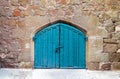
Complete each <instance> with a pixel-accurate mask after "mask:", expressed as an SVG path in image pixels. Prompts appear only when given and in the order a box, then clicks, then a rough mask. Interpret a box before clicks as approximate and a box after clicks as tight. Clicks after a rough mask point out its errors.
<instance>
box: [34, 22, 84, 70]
mask: <svg viewBox="0 0 120 79" xmlns="http://www.w3.org/2000/svg"><path fill="white" fill-rule="evenodd" d="M85 38H86V37H85V35H84V33H83V32H82V31H80V30H78V29H76V28H75V27H73V26H71V25H68V24H64V23H56V24H53V25H50V26H49V27H46V28H44V29H43V30H40V31H39V32H37V33H36V35H35V37H34V42H35V43H34V44H35V45H34V48H35V56H34V68H85V67H86V66H85Z"/></svg>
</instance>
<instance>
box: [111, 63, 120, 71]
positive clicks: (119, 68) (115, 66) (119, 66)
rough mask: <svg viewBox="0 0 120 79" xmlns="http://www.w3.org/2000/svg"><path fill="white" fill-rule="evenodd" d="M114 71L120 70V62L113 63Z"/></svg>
mask: <svg viewBox="0 0 120 79" xmlns="http://www.w3.org/2000/svg"><path fill="white" fill-rule="evenodd" d="M112 70H120V62H114V63H112Z"/></svg>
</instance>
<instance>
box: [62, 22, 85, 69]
mask: <svg viewBox="0 0 120 79" xmlns="http://www.w3.org/2000/svg"><path fill="white" fill-rule="evenodd" d="M60 29H61V33H60V36H61V39H60V43H61V45H62V46H63V48H61V50H60V61H61V62H60V67H61V68H85V41H84V40H85V39H84V38H85V35H84V34H83V33H82V32H81V31H79V30H78V29H76V28H74V27H73V26H70V25H67V24H62V23H61V24H60Z"/></svg>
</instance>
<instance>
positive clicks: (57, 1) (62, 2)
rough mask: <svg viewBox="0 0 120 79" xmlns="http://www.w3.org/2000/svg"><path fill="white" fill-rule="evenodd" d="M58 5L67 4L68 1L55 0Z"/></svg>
mask: <svg viewBox="0 0 120 79" xmlns="http://www.w3.org/2000/svg"><path fill="white" fill-rule="evenodd" d="M55 1H56V3H57V4H66V3H67V2H66V0H55Z"/></svg>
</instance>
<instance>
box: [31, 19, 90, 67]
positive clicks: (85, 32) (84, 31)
mask: <svg viewBox="0 0 120 79" xmlns="http://www.w3.org/2000/svg"><path fill="white" fill-rule="evenodd" d="M55 23H65V24H68V25H71V26H73V27H75V28H77V29H79V30H80V31H82V32H83V33H84V34H85V36H86V37H88V34H87V31H86V30H85V29H84V28H81V27H80V26H78V25H75V24H73V23H71V22H68V21H64V20H57V21H54V22H50V23H48V24H46V25H44V26H41V27H38V28H36V29H35V31H33V33H32V35H31V51H32V52H33V53H32V57H31V60H32V62H33V69H34V53H35V52H34V41H33V37H34V36H35V34H36V33H37V32H38V31H40V30H42V29H44V28H46V27H49V26H50V25H53V24H55ZM87 39H88V38H87ZM85 50H86V52H85V55H86V56H85V61H86V62H85V63H86V69H87V67H88V66H87V62H88V59H87V58H88V41H86V48H85Z"/></svg>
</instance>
